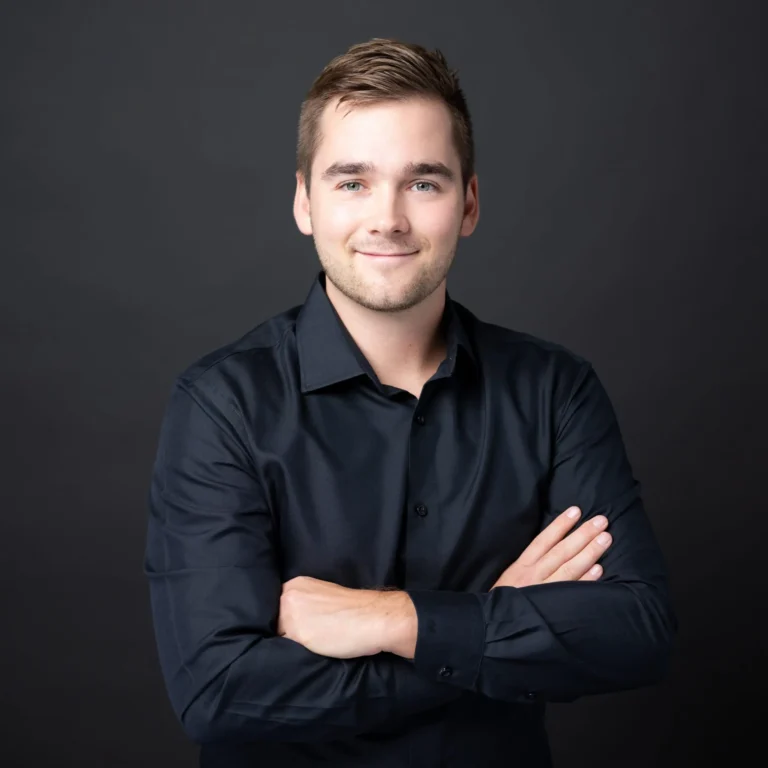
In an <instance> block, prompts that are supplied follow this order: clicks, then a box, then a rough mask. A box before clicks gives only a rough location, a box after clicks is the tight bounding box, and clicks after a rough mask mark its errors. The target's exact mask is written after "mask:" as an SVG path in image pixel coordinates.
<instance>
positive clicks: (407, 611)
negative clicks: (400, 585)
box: [377, 591, 418, 659]
mask: <svg viewBox="0 0 768 768" xmlns="http://www.w3.org/2000/svg"><path fill="white" fill-rule="evenodd" d="M377 614H378V617H379V624H380V628H381V629H380V632H381V638H382V641H381V650H382V651H384V652H388V653H394V654H396V655H398V656H402V657H403V658H405V659H413V657H414V656H415V653H416V639H417V635H418V619H417V616H416V606H415V605H414V604H413V600H411V598H410V595H409V594H408V593H407V592H402V591H398V592H390V591H383V592H380V593H379V599H378V601H377Z"/></svg>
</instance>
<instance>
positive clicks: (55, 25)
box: [0, 0, 768, 768]
mask: <svg viewBox="0 0 768 768" xmlns="http://www.w3.org/2000/svg"><path fill="white" fill-rule="evenodd" d="M760 5H761V3H759V2H754V3H744V2H742V3H733V2H728V3H726V2H720V3H708V2H701V1H699V2H693V1H691V2H676V1H675V0H666V1H664V2H660V1H659V2H636V3H635V2H618V1H617V0H605V2H584V1H583V0H580V2H570V1H569V0H562V2H551V1H550V2H543V1H542V0H532V1H531V2H525V3H520V2H513V3H502V2H497V3H482V2H480V3H479V2H467V3H458V2H451V3H449V2H445V1H444V0H443V2H439V3H421V2H419V3H416V2H407V3H393V2H377V3H360V2H346V3H329V2H313V3H302V4H300V5H298V6H297V5H296V4H295V3H282V4H278V5H277V7H274V8H267V7H266V6H264V5H262V4H260V3H257V2H239V3H238V2H215V3H214V2H210V3H200V2H177V3H171V2H160V1H159V0H153V1H152V2H127V1H126V2H100V3H96V2H91V3H87V2H66V3H65V2H59V3H53V2H51V3H40V2H15V3H6V4H3V11H2V18H0V72H1V74H2V80H1V82H2V92H1V94H0V95H1V99H0V109H1V110H2V135H1V136H0V139H1V141H0V153H1V159H0V162H1V165H0V194H1V195H2V197H1V198H0V202H1V204H2V207H1V210H2V229H1V230H0V231H1V233H2V234H1V235H0V249H1V252H2V255H3V261H2V267H3V269H2V321H3V322H2V361H3V369H2V370H3V375H2V378H1V380H0V387H2V390H1V391H0V395H2V403H3V406H4V408H3V415H2V418H3V423H2V426H3V435H4V439H3V455H2V467H3V477H4V481H3V483H2V491H3V493H2V501H3V505H2V520H3V523H4V531H3V533H4V535H3V537H2V546H1V549H0V553H1V555H2V566H3V571H2V572H3V574H4V576H5V581H4V584H5V587H4V589H2V595H3V598H4V600H3V612H2V616H3V620H2V621H3V630H2V632H0V637H1V638H2V648H1V649H0V658H2V660H3V665H4V668H5V672H4V674H3V676H2V679H3V683H4V685H3V691H2V698H3V701H4V706H3V709H4V716H3V718H2V720H1V721H0V722H2V725H3V728H2V731H3V744H2V746H1V747H0V750H1V751H2V757H0V760H1V761H2V763H3V764H4V765H8V766H11V765H13V766H16V765H19V766H22V765H23V766H33V765H34V766H43V765H45V766H65V765H67V766H68V765H73V766H74V765H77V766H80V767H82V768H85V767H86V766H163V768H175V766H192V765H195V764H196V751H197V748H196V747H195V746H194V745H193V744H191V743H189V742H187V740H186V738H185V737H184V735H183V733H182V731H181V729H180V727H179V726H178V724H177V723H176V721H175V718H174V716H173V715H172V712H171V709H170V705H169V703H168V701H167V699H166V694H165V690H164V686H163V683H162V679H161V677H160V671H159V666H158V664H157V659H156V655H155V646H154V638H153V633H152V626H151V617H150V611H149V600H148V591H147V586H146V583H145V579H144V576H143V574H142V570H141V568H142V561H143V548H144V541H145V525H146V507H145V499H146V493H147V489H148V482H149V476H150V469H151V463H152V460H153V458H154V451H155V446H156V438H157V430H158V427H159V422H160V418H161V416H162V411H163V408H164V405H165V401H166V397H167V395H168V392H169V388H170V385H171V381H172V378H173V377H174V376H175V374H176V373H178V372H179V371H180V370H181V369H182V368H183V367H185V366H186V365H187V364H188V363H189V362H191V361H192V360H193V359H196V358H197V357H198V356H200V355H202V354H203V353H205V352H207V351H210V350H211V349H213V348H215V347H218V346H220V345H222V344H224V343H226V342H228V341H230V340H232V339H234V338H236V337H238V336H240V335H241V334H242V333H244V332H245V331H246V330H248V329H249V328H251V327H252V326H254V325H256V324H258V323H259V322H261V321H262V320H264V319H266V318H267V317H269V316H270V315H272V314H275V313H277V312H280V311H282V310H283V309H286V308H288V307H291V306H294V305H296V304H299V303H301V302H302V301H303V300H304V298H305V296H306V293H307V291H308V290H309V287H310V284H311V280H312V278H313V277H314V274H315V272H316V270H317V269H318V268H319V263H318V261H317V257H316V255H315V252H314V248H313V244H312V240H311V238H306V237H304V236H302V235H301V234H300V233H299V232H298V230H297V229H296V226H295V224H294V221H293V218H292V212H291V206H292V199H293V191H294V176H293V174H294V168H295V166H294V151H295V137H296V124H297V119H298V110H299V105H300V103H301V100H302V98H303V96H304V94H305V92H306V90H307V89H308V88H309V85H310V83H311V81H312V79H313V78H314V77H315V76H316V75H317V74H318V73H319V72H320V70H321V68H322V67H323V66H324V65H325V64H326V63H327V61H328V60H330V58H331V57H332V56H334V55H336V54H338V53H341V52H343V51H344V50H346V48H347V47H348V46H349V45H351V44H352V43H355V42H360V41H363V40H367V39H370V38H371V37H375V36H379V37H387V36H391V37H398V38H401V39H404V40H408V41H413V42H420V43H422V44H424V45H427V46H429V47H439V48H440V49H441V50H442V51H443V52H444V53H445V55H446V57H447V58H448V61H449V64H450V65H451V66H452V67H456V68H458V69H459V72H460V75H461V82H462V85H463V87H464V89H465V92H466V95H467V98H468V102H469V105H470V109H471V111H472V115H473V118H474V122H475V128H476V142H477V154H478V165H477V168H478V173H479V179H480V200H481V217H480V224H479V226H478V229H477V231H476V232H475V234H474V235H472V237H470V238H468V239H463V240H462V241H461V244H460V248H459V253H458V256H457V260H456V262H455V265H454V267H453V270H452V272H451V276H450V278H449V290H450V291H451V293H452V295H453V296H454V298H456V299H458V300H459V301H461V302H462V303H464V304H466V305H467V306H468V307H469V308H470V309H472V310H473V311H475V312H476V313H477V314H478V315H479V316H480V317H481V318H482V319H485V320H488V321H491V322H496V323H500V324H502V325H506V326H509V327H514V328H517V329H520V330H523V331H526V332H529V333H534V334H536V335H539V336H542V337H544V338H547V339H550V340H553V341H556V342H558V343H561V344H564V345H566V346H568V347H570V348H571V349H573V350H574V351H576V352H578V353H579V354H582V355H584V356H585V357H587V358H588V359H590V360H591V361H592V362H593V364H594V365H595V368H596V370H597V371H598V373H599V374H600V376H601V378H602V380H603V381H604V383H605V385H606V387H607V389H608V391H609V393H610V395H611V397H612V400H613V402H614V405H615V408H616V410H617V412H618V415H619V419H620V423H621V425H622V431H623V433H624V436H625V440H626V444H627V449H628V452H629V455H630V459H631V461H632V464H633V468H634V470H635V474H636V476H637V477H638V479H639V480H640V481H641V483H642V485H643V488H644V498H645V501H646V505H647V510H648V514H649V516H650V517H651V519H652V522H653V525H654V528H655V530H656V531H657V533H658V536H659V539H660V541H661V544H662V546H663V548H664V551H665V553H666V555H667V558H668V560H669V564H670V570H671V574H672V580H673V581H672V586H673V590H674V594H675V599H676V604H677V607H678V611H679V616H680V621H681V630H680V635H679V641H678V650H677V653H676V656H675V660H674V663H673V666H672V669H671V671H670V676H669V679H668V680H667V681H666V682H665V683H664V684H662V685H659V686H656V687H654V688H650V689H646V690H643V691H636V692H631V693H622V694H615V695H610V696H604V697H596V698H592V699H584V700H581V701H579V702H577V703H574V704H571V705H558V706H555V707H552V708H551V710H550V715H549V722H550V726H551V733H552V742H553V748H554V752H555V756H556V759H557V765H559V766H569V768H576V767H579V766H590V767H591V768H597V767H598V766H614V765H621V766H622V768H629V767H630V766H638V767H643V768H646V767H647V766H676V765H678V764H692V762H693V760H694V759H695V760H698V759H702V758H704V757H707V758H710V759H722V758H730V759H734V753H735V752H738V751H740V750H741V747H742V745H743V744H744V742H745V741H746V740H748V739H749V737H750V735H751V732H752V729H753V727H754V726H755V724H756V723H757V715H756V714H755V711H754V704H755V702H756V701H757V693H758V691H760V692H762V691H761V686H762V685H763V682H764V681H763V680H762V678H761V673H762V670H760V669H759V667H758V662H759V661H760V657H762V661H764V660H765V651H764V648H765V641H764V639H763V635H762V626H763V622H762V619H763V613H764V612H765V607H766V602H767V601H766V598H765V593H766V590H765V580H764V571H765V568H764V564H763V561H762V558H763V553H764V551H765V543H766V537H765V533H766V523H765V519H766V504H765V493H764V490H765V487H766V484H765V477H766V466H765V465H766V449H765V435H766V426H768V425H767V424H766V416H765V410H766V383H765V382H766V373H768V366H767V365H766V352H767V351H768V343H767V342H766V335H765V331H764V328H765V321H766V303H765V300H764V291H765V282H764V276H765V270H764V267H763V264H762V261H763V259H764V258H765V249H766V242H767V238H766V225H765V208H764V204H765V202H764V195H763V188H764V184H765V172H766V143H765V142H766V129H767V128H768V125H767V122H768V121H766V101H765V98H766V97H765V91H766V86H765V81H764V79H763V77H762V73H761V65H762V64H763V63H764V62H762V61H761V60H760V59H761V58H762V53H761V47H762V46H763V45H764V42H763V39H762V35H763V30H764V29H765V26H764V25H763V24H762V23H761V19H760V17H759V9H760ZM628 746H629V749H628ZM512 764H514V755H510V765H512Z"/></svg>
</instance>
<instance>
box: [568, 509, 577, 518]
mask: <svg viewBox="0 0 768 768" xmlns="http://www.w3.org/2000/svg"><path fill="white" fill-rule="evenodd" d="M566 515H568V517H570V518H574V517H578V516H579V508H578V507H571V508H570V509H569V510H568V511H567V512H566Z"/></svg>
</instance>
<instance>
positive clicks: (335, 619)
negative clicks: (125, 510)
mask: <svg viewBox="0 0 768 768" xmlns="http://www.w3.org/2000/svg"><path fill="white" fill-rule="evenodd" d="M238 419H239V414H238V412H237V411H236V409H235V408H234V407H233V406H232V405H231V404H230V403H229V402H228V401H227V400H226V399H225V397H224V396H223V395H222V394H220V393H219V392H216V391H212V390H207V389H204V388H202V387H200V386H198V385H196V384H193V383H191V382H185V381H183V380H178V381H177V384H176V387H175V388H174V391H173V393H172V396H171V402H170V403H169V407H168V409H167V411H166V416H165V420H164V422H163V427H162V430H161V436H160V446H159V450H158V459H157V464H156V471H155V474H154V475H153V481H152V487H151V491H150V497H149V506H150V515H149V527H148V537H147V550H146V557H145V562H144V571H145V574H146V575H147V577H148V578H149V583H150V598H151V605H152V615H153V620H154V627H155V635H156V640H157V646H158V651H159V660H160V665H161V669H162V672H163V676H164V679H165V682H166V687H167V690H168V693H169V697H170V700H171V704H172V706H173V709H174V711H175V713H176V715H177V717H178V718H179V720H180V722H181V723H182V725H183V726H184V728H185V731H186V733H187V735H188V736H189V737H190V738H191V739H193V740H194V741H197V742H201V743H202V742H211V741H229V742H238V741H243V742H245V741H254V740H257V739H276V740H281V741H325V740H332V739H338V738H343V737H348V736H351V735H354V734H358V733H365V732H370V731H376V730H385V729H387V728H389V727H395V726H397V725H398V724H401V723H403V722H404V721H405V720H406V719H407V718H408V716H409V715H412V714H415V713H418V712H422V711H425V710H428V709H432V708H434V707H438V706H441V705H444V704H446V703H449V702H450V701H452V700H454V699H457V698H459V697H460V696H462V695H464V694H465V693H467V692H468V691H470V692H472V693H474V694H476V695H481V696H488V697H490V698H494V699H499V700H502V701H507V702H519V703H530V702H532V701H568V700H572V699H575V698H577V697H579V696H583V695H589V694H596V693H605V692H611V691H618V690H625V689H630V688H637V687H640V686H644V685H649V684H652V683H655V682H657V681H659V680H660V679H662V677H663V676H664V674H665V672H666V668H667V663H668V658H669V655H670V651H671V646H672V641H673V637H674V634H675V631H676V628H677V624H676V618H675V615H674V613H673V611H672V608H671V606H670V602H669V598H668V592H667V582H666V572H665V567H664V563H663V560H662V556H661V553H660V551H659V547H658V545H657V543H656V540H655V537H654V534H653V532H652V529H651V527H650V524H649V522H648V519H647V517H646V514H645V512H644V509H643V504H642V500H641V498H640V491H639V484H638V483H637V482H636V481H635V480H634V478H633V477H632V473H631V470H630V467H629V464H628V462H627V458H626V454H625V450H624V446H623V443H622V439H621V436H620V432H619V427H618V424H617V422H616V418H615V415H614V412H613V409H612V407H611V405H610V402H609V400H608V398H607V395H606V393H605V391H604V389H603V387H602V385H601V383H600V382H599V380H598V378H597V376H596V374H595V373H594V370H593V369H592V368H591V366H588V365H587V366H585V367H584V368H583V369H582V371H581V373H580V374H579V376H578V378H577V380H576V381H575V382H574V386H573V388H572V391H571V395H570V398H569V400H568V404H567V407H566V408H565V411H564V413H563V415H562V417H561V419H560V424H559V428H558V435H557V441H556V455H555V459H554V461H553V471H552V475H551V481H550V484H549V497H548V510H549V511H548V513H547V515H546V517H545V519H544V521H543V524H542V534H540V536H539V537H537V539H536V540H535V541H534V542H532V544H531V546H529V547H528V549H527V550H526V551H525V552H524V553H523V555H521V557H520V558H518V560H516V561H515V563H513V564H511V565H510V566H509V567H508V568H507V569H506V570H505V571H504V572H503V573H502V574H500V575H499V578H498V579H497V582H496V583H495V584H494V586H493V587H491V588H490V589H489V591H487V592H450V591H442V590H405V591H401V592H381V593H378V594H374V593H372V591H369V590H347V589H346V588H344V587H341V586H339V585H333V584H330V583H329V582H319V581H318V580H314V579H308V578H304V577H299V579H294V580H292V581H291V582H286V584H282V583H281V580H280V572H279V567H278V564H277V562H276V545H275V541H274V537H275V533H274V527H273V524H272V519H271V516H270V513H269V509H268V505H267V503H266V499H265V498H264V496H263V491H262V490H261V487H260V485H259V484H258V483H257V482H255V478H254V477H253V476H252V475H251V474H250V473H249V471H248V466H249V462H248V457H247V455H246V454H247V451H246V449H245V446H244V441H243V438H242V433H241V430H242V428H243V426H242V423H241V422H239V421H238ZM203 444H204V445H205V448H206V457H207V458H206V460H205V461H202V460H201V458H200V456H199V455H198V454H197V453H196V451H197V450H198V446H200V445H203ZM212 450H213V451H214V452H215V459H214V460H213V461H211V459H210V456H211V451H212ZM159 469H162V473H160V472H159V471H158V470H159ZM596 475H597V479H598V482H595V476H596ZM161 477H162V479H161ZM587 478H589V480H590V482H589V483H587V482H586V479H587ZM589 489H597V490H589ZM235 498H236V499H237V504H235V503H234V499H235ZM244 500H246V502H247V503H245V504H244ZM570 505H576V506H578V507H579V508H580V510H581V512H582V516H581V518H580V525H579V527H578V528H576V529H575V530H574V531H573V532H572V533H571V534H570V535H569V536H567V537H566V538H563V536H564V534H565V533H566V532H567V530H569V529H570V528H571V527H572V526H573V525H574V524H575V523H576V522H577V521H571V520H570V518H567V517H566V516H565V515H564V514H563V510H566V511H567V509H568V508H569V507H570ZM598 516H601V517H605V518H606V521H607V526H608V527H610V530H611V535H612V543H611V544H610V547H609V548H608V549H603V550H599V549H594V548H595V547H597V546H598V545H597V543H596V542H595V538H596V533H595V531H596V530H597V529H593V527H592V523H591V522H589V523H588V521H589V520H591V519H594V518H596V517H598ZM213 542H215V545H214V544H213ZM601 553H602V559H601V566H602V569H603V572H602V574H597V575H596V576H597V578H596V577H595V575H594V574H593V575H589V566H590V565H591V563H590V560H591V561H592V562H594V561H595V560H596V559H598V557H600V555H601ZM582 569H583V570H582ZM265 596H269V597H268V598H266V599H265ZM354 600H358V603H359V604H358V605H357V606H355V604H354ZM338 601H341V602H340V603H339V602H338ZM345 601H346V602H345ZM360 601H362V603H360ZM339 605H342V606H346V607H347V608H348V609H349V610H346V611H341V612H339V611H338V610H337V608H338V606H339ZM361 605H362V606H363V607H361ZM365 605H367V608H365ZM318 606H320V608H319V609H318ZM329 606H330V610H325V608H328V607H329ZM350 606H352V607H351V608H350ZM344 614H345V618H344V619H340V616H342V615H344ZM350 617H351V618H350ZM339 622H344V623H342V624H340V623H339ZM339 630H342V631H341V632H340V631H339ZM283 633H284V636H283ZM345 633H346V634H345ZM342 641H343V642H342ZM343 643H346V645H343ZM307 646H310V647H307ZM311 648H315V650H311ZM319 650H324V651H325V652H326V653H324V654H321V653H319V652H318V651H319ZM361 651H362V653H361ZM329 652H330V653H329ZM334 654H337V655H334ZM411 657H412V658H411ZM446 670H448V673H447V674H446Z"/></svg>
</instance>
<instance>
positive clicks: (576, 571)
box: [545, 531, 613, 581]
mask: <svg viewBox="0 0 768 768" xmlns="http://www.w3.org/2000/svg"><path fill="white" fill-rule="evenodd" d="M577 533H578V531H577ZM574 535H575V534H574ZM569 538H570V537H569ZM612 540H613V539H612V537H611V534H610V533H607V532H605V531H604V532H603V533H601V534H599V535H598V536H596V537H594V538H593V539H592V541H590V542H589V544H588V545H587V546H585V547H584V548H583V549H581V551H579V552H578V553H577V554H575V555H574V556H573V557H572V558H570V559H569V560H568V561H567V562H565V563H563V564H562V565H561V566H560V567H559V568H557V569H556V570H555V571H554V572H553V573H552V575H551V576H549V577H548V578H547V579H545V581H577V580H578V581H581V579H582V577H583V576H584V575H586V574H588V573H589V571H590V569H591V568H592V566H594V565H595V564H596V563H597V561H598V560H599V559H600V558H601V557H602V556H603V555H604V554H605V550H606V549H608V547H609V546H610V545H611V542H612ZM601 570H602V569H601ZM598 575H599V574H598ZM587 580H590V579H587Z"/></svg>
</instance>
